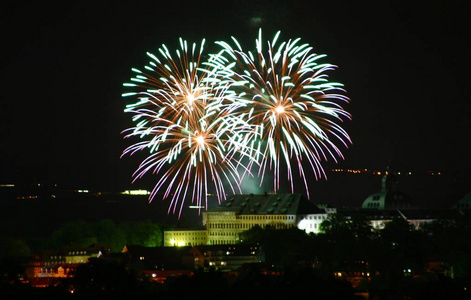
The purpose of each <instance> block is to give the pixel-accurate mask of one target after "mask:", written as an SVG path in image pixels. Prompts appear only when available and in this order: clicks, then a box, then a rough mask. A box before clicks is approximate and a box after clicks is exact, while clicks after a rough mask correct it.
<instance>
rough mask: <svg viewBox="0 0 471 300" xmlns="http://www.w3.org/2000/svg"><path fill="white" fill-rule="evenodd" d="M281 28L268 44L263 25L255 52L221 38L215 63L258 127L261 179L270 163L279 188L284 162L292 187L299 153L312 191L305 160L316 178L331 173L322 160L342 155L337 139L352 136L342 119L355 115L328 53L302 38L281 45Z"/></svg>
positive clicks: (302, 172) (256, 145) (255, 128)
mask: <svg viewBox="0 0 471 300" xmlns="http://www.w3.org/2000/svg"><path fill="white" fill-rule="evenodd" d="M279 34H280V33H279V32H278V33H277V34H276V35H275V37H274V39H273V40H272V42H267V46H268V49H267V50H264V49H263V41H262V33H261V30H260V31H259V36H258V38H257V39H256V54H255V56H254V55H253V54H252V52H250V51H249V52H244V51H243V50H242V47H241V46H240V44H239V43H238V42H237V40H236V39H235V38H232V40H233V43H234V44H235V47H232V46H231V45H230V44H228V43H226V42H218V43H217V44H218V45H220V46H221V48H222V51H221V52H220V53H218V55H215V56H213V61H212V65H213V67H214V68H215V69H219V70H220V71H221V74H223V75H221V76H224V77H225V78H229V79H230V80H232V87H231V89H232V90H233V91H234V92H235V93H236V95H237V101H240V102H241V106H240V107H242V110H240V111H239V113H240V114H241V115H242V117H243V118H245V119H246V120H247V122H248V123H249V124H250V125H251V126H252V128H253V132H255V134H254V135H253V140H252V145H253V147H254V148H255V149H259V151H260V152H261V154H262V155H260V156H259V159H260V160H261V161H260V168H259V172H258V174H259V176H260V179H261V181H260V182H261V183H260V184H262V182H263V178H264V176H265V173H266V172H267V169H268V168H269V169H270V170H273V174H274V190H275V191H276V190H278V189H279V178H280V166H281V165H282V164H283V163H284V165H285V166H286V168H287V177H288V180H289V182H290V183H291V190H292V191H293V190H294V187H293V181H294V178H293V170H292V167H291V164H292V163H291V162H292V161H293V159H294V161H295V162H296V165H297V167H298V171H299V175H300V177H301V178H302V179H303V181H304V186H305V189H306V192H307V193H308V196H309V189H308V185H307V180H306V176H305V174H306V173H305V170H304V168H303V165H302V162H303V160H307V161H308V162H309V165H310V167H311V169H312V171H313V173H314V175H315V178H316V180H317V179H318V178H320V177H326V174H325V172H324V170H323V167H322V164H321V162H322V161H325V160H328V159H329V158H331V159H333V160H334V161H335V162H337V158H338V157H340V158H342V159H343V155H342V153H341V151H340V149H339V148H338V147H337V146H336V142H340V143H341V144H342V145H343V146H345V147H348V145H349V144H350V143H351V140H350V137H349V136H348V134H347V133H346V131H345V130H344V129H343V128H342V127H341V126H340V125H339V124H338V123H337V122H343V120H344V119H350V114H349V113H348V112H346V111H345V110H344V109H343V108H342V106H341V104H339V102H341V103H342V102H343V103H345V102H348V101H349V99H348V97H346V96H344V95H342V93H343V92H345V91H344V90H343V89H342V86H343V85H342V84H340V83H336V82H330V81H329V80H328V76H327V74H326V72H328V71H332V70H334V69H335V68H336V67H335V66H334V65H331V64H328V63H322V64H320V63H318V60H319V59H321V58H323V57H324V56H325V55H317V54H314V53H312V47H310V46H309V45H308V44H299V41H300V39H296V40H289V41H288V42H281V43H280V44H279V45H278V46H277V41H278V37H279ZM331 137H332V138H334V139H333V140H332V139H331ZM255 139H257V140H255ZM251 164H252V162H249V169H250V168H251ZM244 175H245V174H244Z"/></svg>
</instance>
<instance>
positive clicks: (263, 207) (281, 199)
mask: <svg viewBox="0 0 471 300" xmlns="http://www.w3.org/2000/svg"><path fill="white" fill-rule="evenodd" d="M223 211H235V212H236V214H240V215H253V214H257V215H268V214H273V215H302V214H315V213H322V212H323V211H322V210H321V209H319V208H317V207H316V206H315V205H314V204H313V203H311V202H309V201H308V200H307V199H306V198H304V197H303V196H302V195H301V194H258V195H256V194H245V195H233V196H230V197H228V198H227V200H226V201H223V202H221V204H220V205H219V206H218V207H215V208H213V209H210V210H208V212H223Z"/></svg>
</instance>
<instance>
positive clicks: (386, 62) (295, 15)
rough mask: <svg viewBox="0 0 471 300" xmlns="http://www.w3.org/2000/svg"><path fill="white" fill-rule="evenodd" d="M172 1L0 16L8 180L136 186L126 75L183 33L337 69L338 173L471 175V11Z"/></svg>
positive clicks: (10, 7) (41, 6) (18, 8)
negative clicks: (278, 44) (341, 137)
mask: <svg viewBox="0 0 471 300" xmlns="http://www.w3.org/2000/svg"><path fill="white" fill-rule="evenodd" d="M166 2H167V3H166V4H163V1H153V3H152V4H149V3H148V2H138V1H134V2H125V3H121V2H110V3H108V4H104V3H102V2H101V1H96V2H87V1H62V2H59V3H57V4H51V3H50V2H49V1H46V2H43V1H34V2H33V1H31V2H23V1H22V2H18V3H17V2H13V1H12V2H11V3H9V4H4V5H3V6H2V10H1V12H0V14H1V22H2V26H1V38H2V40H3V43H2V46H1V56H0V64H1V81H0V82H1V87H2V89H1V94H0V97H1V106H0V114H1V118H0V127H1V136H0V143H1V145H2V147H1V148H0V157H1V161H0V164H1V166H2V174H1V176H2V177H1V178H0V179H1V181H3V182H10V181H15V180H16V181H17V180H25V179H24V178H26V177H28V176H29V177H28V178H30V179H31V180H37V181H48V182H57V183H60V184H63V185H75V186H83V187H89V188H95V189H101V190H122V189H125V188H127V187H129V186H130V183H131V175H132V172H133V170H134V169H135V168H136V167H137V162H138V161H137V160H136V159H133V158H129V157H126V158H123V159H120V155H121V153H122V151H123V150H124V148H125V147H126V146H128V145H129V142H128V141H124V140H123V135H122V134H121V131H122V130H124V129H125V128H127V127H129V126H130V125H131V121H130V116H129V115H125V114H124V112H123V109H124V107H125V105H126V104H127V102H126V100H125V99H124V98H122V97H121V94H122V93H123V91H124V89H123V87H122V84H123V83H124V82H127V81H128V79H129V78H130V77H131V76H132V74H131V68H133V67H136V68H141V67H142V66H143V65H144V64H146V62H147V61H148V60H147V57H146V55H145V53H146V52H147V51H149V52H154V53H155V52H156V51H157V48H158V47H160V46H161V44H162V43H165V44H166V45H167V46H169V48H171V49H174V48H176V46H177V42H178V38H179V37H182V38H184V39H186V40H188V41H191V42H197V43H199V42H200V41H201V39H202V38H205V39H206V41H207V47H206V50H207V51H206V52H207V53H210V52H211V49H215V48H212V47H213V45H214V44H213V43H214V42H215V41H217V40H229V39H230V37H231V36H235V37H237V39H238V40H239V41H240V42H241V43H243V45H244V49H250V50H252V49H253V48H254V47H255V38H256V36H257V32H258V28H259V27H261V28H262V29H263V31H264V36H265V37H266V38H267V39H271V38H272V37H273V35H274V33H275V32H276V31H277V30H281V38H282V39H285V40H287V39H290V38H292V39H294V38H297V37H300V38H301V39H302V41H303V42H306V43H309V44H310V45H311V46H313V47H314V51H315V52H316V53H319V54H327V55H328V56H327V58H326V59H324V61H325V62H329V63H332V64H335V65H337V66H338V69H337V70H336V71H335V72H331V73H329V74H330V76H331V78H332V79H333V80H336V81H340V82H342V83H343V84H344V85H345V88H346V90H347V95H348V96H349V98H350V99H351V103H350V104H349V105H346V106H345V109H346V110H347V111H349V112H350V113H351V114H352V115H353V121H352V122H346V123H345V126H344V128H345V129H346V130H347V131H348V133H349V134H350V136H351V138H352V140H353V145H351V147H350V149H346V150H344V151H343V152H344V154H345V161H344V162H342V163H340V164H339V165H338V166H339V167H344V168H361V169H362V168H372V169H381V170H382V169H385V168H386V166H387V165H392V166H393V167H394V168H396V169H401V170H443V171H465V170H469V168H470V158H469V154H470V150H471V148H470V144H471V143H470V142H469V138H470V134H469V129H470V128H471V126H470V125H471V122H470V120H471V113H470V111H471V105H470V99H469V97H470V95H469V79H470V76H469V74H470V73H469V72H470V70H471V69H470V59H469V57H470V53H471V51H470V50H471V49H470V46H469V43H468V42H469V40H470V28H471V26H470V25H471V24H470V18H469V16H470V15H471V5H470V3H471V2H469V1H464V0H463V1H419V3H418V2H417V1H300V0H297V1H286V2H282V1H220V2H221V3H222V2H224V4H217V5H215V4H214V3H213V2H212V1H208V2H206V1H188V2H186V1H166ZM168 2H170V3H168ZM412 2H413V3H412ZM335 166H336V165H335V164H332V163H329V164H326V167H328V168H331V167H335ZM144 183H145V181H144V182H143V183H142V184H143V186H142V185H141V186H139V184H137V185H135V186H136V187H145V188H148V189H150V188H152V186H149V185H147V186H146V185H145V184H144Z"/></svg>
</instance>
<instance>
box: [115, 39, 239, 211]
mask: <svg viewBox="0 0 471 300" xmlns="http://www.w3.org/2000/svg"><path fill="white" fill-rule="evenodd" d="M203 46H204V40H203V42H202V43H201V45H200V47H197V45H196V44H193V45H192V46H191V47H189V46H188V44H187V42H186V41H184V40H182V39H180V49H179V50H177V51H176V54H175V58H174V57H172V55H171V53H170V52H169V51H168V49H167V47H166V46H165V45H163V46H162V47H161V48H159V54H160V55H159V56H156V55H153V54H151V53H148V56H149V57H150V58H151V61H150V63H149V65H147V66H145V68H144V70H143V71H141V70H138V69H133V71H134V72H135V73H136V76H135V77H133V78H131V82H130V83H125V84H124V86H125V87H127V88H132V89H133V91H131V92H129V93H125V94H123V96H124V97H133V98H134V99H136V100H137V101H136V102H135V103H133V104H130V105H128V106H127V107H126V109H125V112H126V113H131V114H133V121H134V122H135V123H136V125H135V126H134V127H133V128H129V129H127V130H125V131H124V133H125V134H126V135H125V137H126V138H132V137H139V138H140V140H141V141H140V142H138V143H135V144H133V145H131V146H129V147H128V148H127V149H125V150H124V152H123V155H126V154H128V155H132V154H134V153H136V152H139V151H148V152H149V156H147V157H146V158H145V159H144V160H143V161H142V162H141V164H140V165H139V167H138V168H137V170H136V171H135V173H134V175H133V176H134V181H135V180H137V179H139V178H141V177H142V176H144V174H146V173H154V174H156V175H158V176H159V179H158V180H157V184H156V185H155V187H154V189H153V191H152V193H151V195H150V198H149V200H150V201H152V199H153V198H154V197H155V196H156V194H157V192H159V191H161V190H165V192H164V195H163V198H164V199H166V198H168V197H170V198H171V203H170V205H169V212H170V211H172V212H173V213H176V211H177V208H178V213H179V216H180V214H181V212H182V209H183V206H184V203H185V199H186V198H187V197H188V196H189V195H191V201H192V203H193V202H196V203H197V205H199V206H200V207H201V205H202V204H205V205H206V207H207V200H208V199H207V195H208V193H209V191H210V187H209V186H208V185H212V186H213V187H214V190H215V191H216V194H217V197H218V199H219V200H222V199H224V197H225V190H224V184H223V182H228V183H229V185H230V188H231V189H232V192H233V193H236V192H240V186H239V184H240V177H239V175H238V172H237V169H238V168H239V167H240V163H239V160H238V158H239V159H240V157H245V156H246V154H245V148H246V146H245V145H246V144H247V142H246V141H245V140H244V139H247V136H248V135H247V134H246V133H245V131H246V130H247V128H248V127H247V125H246V124H245V123H244V122H243V121H242V120H241V119H240V118H238V117H237V116H236V114H234V113H233V111H234V109H236V108H237V104H235V103H234V102H233V101H228V100H227V99H229V98H230V97H228V96H227V95H230V93H229V92H228V90H227V85H225V84H224V83H223V81H221V80H219V79H217V78H216V77H215V76H212V75H211V72H209V71H207V69H206V68H204V67H203V66H202V63H201V57H202V53H203V49H204V48H203ZM242 167H243V168H244V166H242Z"/></svg>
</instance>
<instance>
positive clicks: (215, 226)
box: [203, 194, 327, 245]
mask: <svg viewBox="0 0 471 300" xmlns="http://www.w3.org/2000/svg"><path fill="white" fill-rule="evenodd" d="M326 217H327V213H326V212H325V210H321V209H319V208H317V207H316V206H315V205H314V204H312V203H311V202H309V201H308V200H307V199H305V198H304V197H303V196H302V195H299V194H262V195H254V194H250V195H234V196H231V197H229V198H228V199H227V200H226V201H224V202H222V203H221V204H220V205H219V207H216V208H214V209H210V210H208V211H205V212H203V225H205V226H206V231H207V234H208V244H210V245H221V244H222V245H224V244H234V243H238V242H240V234H241V233H242V232H243V231H246V230H249V229H251V228H252V227H254V226H259V227H261V228H265V227H267V226H271V227H272V228H278V229H285V228H292V227H298V228H300V225H301V228H300V229H303V230H305V231H306V232H316V231H318V230H319V226H318V225H319V224H320V222H322V221H323V220H324V219H326Z"/></svg>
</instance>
